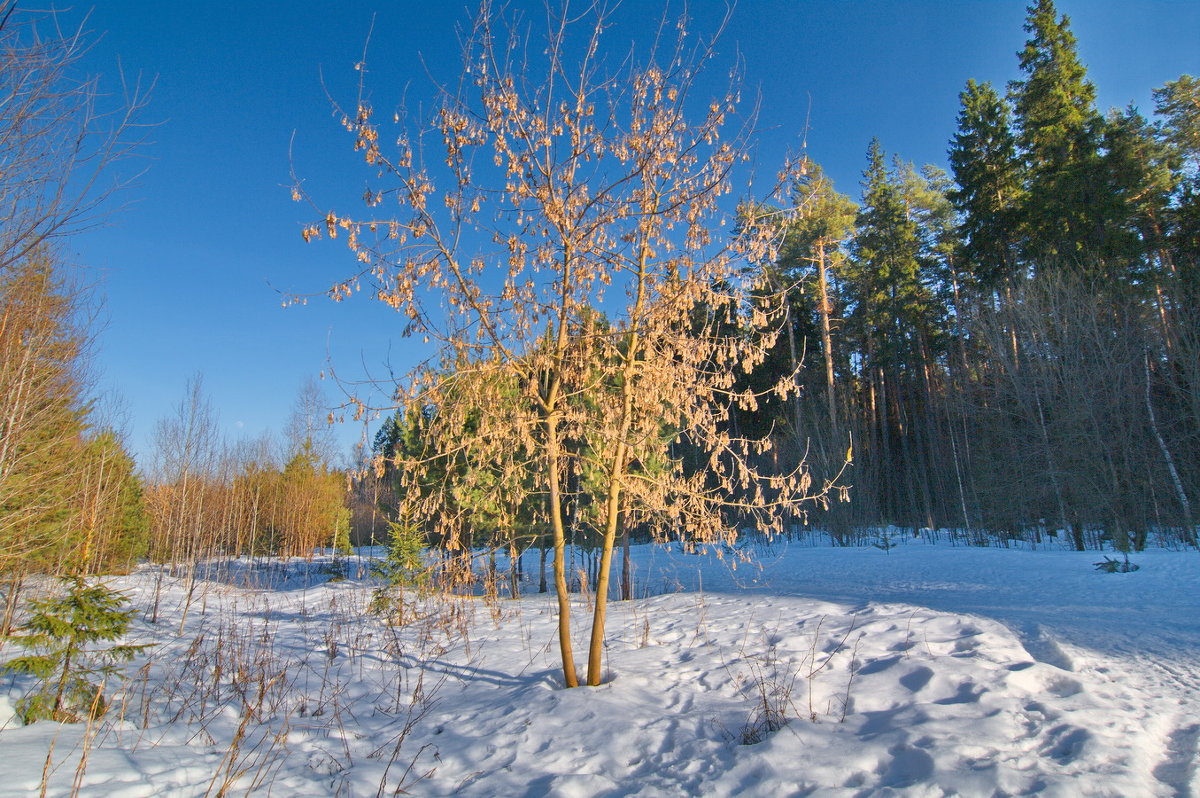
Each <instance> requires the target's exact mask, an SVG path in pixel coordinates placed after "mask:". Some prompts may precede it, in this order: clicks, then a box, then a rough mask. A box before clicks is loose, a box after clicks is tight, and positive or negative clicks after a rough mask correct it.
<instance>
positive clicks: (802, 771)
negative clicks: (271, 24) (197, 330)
mask: <svg viewBox="0 0 1200 798" xmlns="http://www.w3.org/2000/svg"><path fill="white" fill-rule="evenodd" d="M897 543H898V545H896V546H894V547H892V548H890V549H889V550H886V551H885V550H882V549H879V548H875V547H869V546H868V547H863V548H837V547H831V546H828V545H827V544H823V545H814V544H813V543H811V542H793V543H790V544H789V543H786V542H784V541H778V542H776V543H774V544H772V545H770V546H760V547H759V548H758V549H757V550H756V552H755V554H756V563H753V564H747V563H741V564H739V565H738V567H737V568H736V569H733V570H731V569H730V567H729V566H728V564H727V562H726V561H721V560H718V559H717V558H715V557H712V556H701V555H695V554H683V553H681V552H679V551H678V550H677V549H674V548H670V547H651V546H644V547H636V548H635V562H636V574H637V579H638V586H639V592H640V593H642V594H646V595H647V596H648V597H645V598H640V599H638V600H636V601H632V602H616V603H613V604H612V605H611V606H610V614H609V640H608V649H607V668H608V671H609V677H610V679H609V681H608V682H607V683H606V684H604V685H603V686H601V687H599V688H583V689H577V690H564V689H562V688H561V687H560V683H561V682H560V676H559V669H558V663H557V661H556V656H557V645H556V642H555V638H554V615H553V608H552V599H551V598H550V597H549V596H544V595H537V594H534V595H532V596H527V597H525V598H522V599H519V600H515V601H513V600H502V601H500V602H498V603H494V604H489V603H488V602H484V601H483V600H481V599H478V598H461V599H457V600H453V601H440V602H439V601H425V602H422V603H421V604H420V606H414V607H410V610H412V611H414V612H415V614H416V615H417V619H416V620H414V621H413V622H411V623H409V624H407V625H403V626H388V625H386V624H384V623H383V622H382V621H381V620H380V619H379V618H377V617H376V616H374V615H372V614H370V613H369V612H368V610H367V605H368V603H369V601H370V597H371V585H370V584H369V583H368V582H367V581H364V580H359V579H356V578H351V579H349V580H346V581H341V582H333V583H329V582H324V581H323V577H322V576H321V575H320V574H319V573H314V572H313V566H312V565H311V564H306V563H298V564H295V565H290V566H284V565H282V564H278V563H275V564H268V566H269V568H268V570H267V571H260V570H256V569H255V568H254V567H252V566H251V565H250V564H243V566H242V568H241V569H240V570H238V571H236V572H235V574H234V577H233V578H230V579H227V580H225V581H224V582H218V581H212V582H203V583H201V585H200V587H198V588H197V590H196V592H195V593H194V595H193V602H192V606H191V609H190V611H189V612H188V615H187V618H186V620H184V621H183V624H182V625H183V632H182V634H180V625H181V608H182V606H183V604H184V599H185V589H184V584H183V583H182V582H181V581H177V580H173V579H167V580H164V582H163V593H162V600H161V612H160V616H159V619H158V622H157V623H156V624H150V623H148V622H146V621H145V620H139V621H138V622H137V624H136V629H135V633H134V634H133V635H132V637H133V638H135V640H134V641H135V642H152V643H155V644H156V646H155V648H154V649H152V651H151V652H150V656H149V657H144V658H142V659H141V660H139V661H137V662H135V663H133V664H132V665H131V667H130V676H129V678H128V679H127V680H126V682H125V684H124V687H123V689H122V690H121V692H120V694H119V695H118V697H117V700H116V702H115V706H114V708H113V710H112V711H111V712H110V716H109V717H108V718H107V719H106V720H105V721H104V722H102V723H99V724H96V725H95V726H94V727H91V728H88V727H86V726H84V725H75V726H64V725H59V724H54V723H47V722H43V723H38V724H35V725H33V726H30V727H20V726H19V725H17V724H16V722H15V720H13V719H12V717H11V715H12V713H11V703H12V702H13V701H15V700H16V698H17V697H18V696H19V695H20V692H19V689H18V688H19V684H17V685H14V684H13V682H12V680H11V677H5V680H4V681H3V682H0V724H3V729H2V730H0V794H4V795H30V794H33V795H36V794H37V792H38V790H39V788H40V785H41V783H42V780H43V773H46V774H47V775H46V777H47V779H48V782H49V790H48V794H50V795H63V794H69V793H70V792H71V790H72V787H73V785H74V786H75V787H77V788H78V792H79V794H81V795H90V796H114V797H117V796H149V795H156V796H167V795H205V794H208V795H218V794H221V792H222V790H223V791H224V792H225V794H229V795H241V794H245V793H247V792H250V793H253V794H261V795H276V796H293V795H346V796H370V795H392V794H395V793H396V791H397V790H407V791H408V792H410V793H412V794H416V795H446V796H449V795H463V796H543V795H555V796H564V797H566V796H600V795H603V796H624V795H644V796H679V795H704V796H734V795H748V796H755V795H763V796H789V795H810V794H811V795H835V796H867V795H914V796H941V795H1021V794H1033V793H1037V794H1045V795H1064V796H1080V795H1088V796H1093V795H1112V796H1159V795H1161V796H1200V767H1198V763H1200V757H1198V753H1197V747H1198V742H1200V553H1197V552H1195V551H1175V552H1171V551H1162V550H1156V551H1149V552H1145V553H1143V554H1138V555H1135V557H1134V561H1135V562H1137V563H1138V564H1139V565H1140V566H1141V570H1139V571H1136V572H1134V573H1129V574H1104V573H1099V572H1097V571H1096V570H1095V569H1094V568H1093V565H1092V564H1093V563H1094V562H1096V561H1097V560H1099V559H1100V555H1099V554H1097V553H1096V552H1085V553H1075V552H1068V551H1062V550H1057V549H1043V550H1038V551H1029V550H1025V549H999V548H970V547H962V546H958V547H954V546H950V545H945V544H942V545H930V544H927V543H923V542H921V541H915V540H911V539H904V538H901V539H900V540H899V541H897ZM527 564H528V561H527ZM281 569H282V570H281ZM272 574H274V575H279V574H282V575H283V576H285V577H286V578H285V579H284V580H283V581H282V582H280V583H278V584H276V585H275V586H274V587H273V588H264V587H245V586H239V585H238V584H236V583H238V582H241V583H245V582H246V581H248V579H247V578H248V577H256V578H257V577H261V579H259V584H270V583H271V581H272V580H271V576H272ZM155 580H156V575H155V574H154V573H153V572H149V571H146V572H141V573H138V574H134V575H132V576H129V577H122V578H120V579H116V580H114V582H115V584H116V585H117V586H119V587H120V588H122V589H124V590H126V591H127V592H129V593H130V594H131V595H132V596H133V597H134V602H135V604H136V605H137V606H139V607H141V608H145V609H148V608H149V607H150V605H151V602H152V600H153V594H154V590H155ZM231 582H232V583H235V584H230V583H231ZM530 587H531V586H530V585H528V584H527V585H526V586H525V589H526V590H528V589H530ZM587 603H588V598H587V596H586V595H582V596H579V597H578V602H577V605H576V609H577V613H576V616H575V629H576V639H577V658H578V659H579V660H580V664H581V665H582V659H583V657H584V655H585V653H584V644H585V641H586V634H587V620H588V616H587V610H588V607H587ZM7 656H8V652H7V651H5V652H0V659H6V658H7ZM781 718H782V719H783V720H785V721H786V723H785V725H783V726H782V727H781V728H777V729H775V730H774V731H772V728H774V727H775V726H777V725H778V724H777V723H774V722H773V721H776V720H779V719H781ZM51 746H53V748H52V749H51ZM48 751H49V757H48V756H47V752H48ZM47 762H49V764H48V765H47ZM81 764H82V766H81Z"/></svg>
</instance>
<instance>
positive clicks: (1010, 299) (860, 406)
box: [741, 0, 1200, 548]
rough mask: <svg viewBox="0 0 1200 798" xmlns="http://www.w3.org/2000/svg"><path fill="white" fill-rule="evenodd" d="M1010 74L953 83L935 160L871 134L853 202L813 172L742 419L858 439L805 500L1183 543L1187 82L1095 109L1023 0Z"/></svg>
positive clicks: (1196, 252) (1195, 154)
mask: <svg viewBox="0 0 1200 798" xmlns="http://www.w3.org/2000/svg"><path fill="white" fill-rule="evenodd" d="M1025 29H1026V31H1027V32H1028V34H1029V39H1028V41H1027V43H1026V45H1025V48H1024V50H1022V51H1021V52H1020V53H1019V60H1020V67H1021V70H1022V73H1023V77H1022V79H1021V80H1018V81H1014V82H1013V83H1011V84H1010V85H1009V86H1008V91H1007V92H1006V93H1005V94H1003V95H1002V94H1001V93H1000V92H998V91H997V90H996V89H995V88H994V87H992V86H991V85H989V84H986V83H982V84H981V83H977V82H975V81H969V82H968V83H967V86H966V88H965V90H964V91H963V92H962V94H961V95H960V100H961V111H960V113H959V117H958V130H957V133H956V134H955V136H954V138H953V140H952V141H951V142H950V148H949V162H950V166H951V174H949V175H948V174H946V173H944V172H943V171H942V170H940V169H938V168H936V167H932V166H926V167H924V168H921V169H917V168H915V167H914V166H913V165H911V164H908V163H906V162H904V161H903V160H901V159H899V158H892V159H889V158H888V157H887V155H886V154H885V152H884V150H883V147H882V146H881V144H880V143H879V142H878V141H873V142H872V143H871V145H870V149H869V151H868V156H867V168H866V170H865V171H864V173H863V184H862V185H863V190H862V194H861V198H860V200H859V202H858V203H855V202H853V201H852V200H851V199H850V198H848V197H846V196H844V195H842V194H840V193H839V192H838V191H837V190H836V189H835V188H834V187H833V185H832V184H831V182H830V181H829V180H828V179H827V178H826V177H825V176H824V175H823V174H822V172H821V170H820V168H819V167H818V166H816V165H815V164H814V165H810V166H808V168H807V170H806V171H807V174H806V175H805V176H804V177H803V178H802V179H800V180H799V181H797V183H796V185H795V189H794V202H795V204H796V205H797V206H798V207H800V208H801V218H800V220H799V221H798V222H797V223H795V224H794V225H792V226H791V227H789V228H788V229H787V230H786V239H785V242H784V245H783V250H782V255H781V257H780V258H779V259H778V260H777V262H775V263H774V264H772V265H771V267H770V269H771V273H772V277H773V280H774V281H775V282H777V283H778V284H779V285H782V286H784V287H786V288H787V290H788V291H789V297H790V302H789V308H788V316H789V318H788V320H787V335H786V336H783V337H782V338H783V339H782V340H781V341H780V343H779V344H778V345H777V347H776V351H775V352H774V353H773V355H772V361H771V362H772V363H773V364H774V365H773V369H772V368H768V369H767V370H766V373H765V374H761V375H760V379H761V380H762V381H763V382H764V383H769V382H770V380H771V379H773V378H774V377H775V375H777V374H779V373H783V372H784V371H785V370H787V369H790V368H792V367H793V366H799V368H800V380H801V382H802V385H803V390H802V392H801V395H800V396H799V397H798V398H797V399H795V400H794V401H793V402H782V401H774V402H768V403H767V404H766V405H765V406H764V407H763V408H761V409H760V410H759V411H757V412H755V413H747V414H742V416H741V423H743V424H744V425H746V426H753V427H755V428H758V429H765V428H773V429H775V430H780V431H781V432H780V433H779V434H780V435H781V436H782V437H783V438H786V439H789V440H790V441H791V445H792V446H795V447H801V448H808V451H809V454H810V457H811V458H812V462H813V464H814V471H815V472H816V473H818V474H828V473H830V472H832V471H834V470H837V469H839V468H840V467H841V464H842V460H843V456H844V454H845V452H846V449H847V447H848V446H849V445H850V444H851V442H852V443H853V448H854V452H853V453H854V464H853V468H852V470H850V471H849V472H848V479H847V482H849V483H850V484H851V485H852V486H853V487H852V489H851V490H850V491H849V494H848V496H849V501H848V503H845V504H839V505H834V506H832V507H830V508H829V509H828V510H827V511H823V512H818V513H816V520H817V522H818V523H821V524H827V525H829V526H831V527H832V528H833V529H834V531H835V532H837V533H838V534H845V533H848V532H849V531H851V530H852V529H854V528H859V527H863V526H870V525H879V524H894V525H897V526H901V527H910V528H913V529H917V528H922V527H924V528H934V529H937V528H950V529H957V530H961V531H962V533H963V534H964V535H973V536H976V537H980V536H983V535H985V534H997V533H998V534H1002V535H1028V536H1030V537H1031V538H1032V539H1034V540H1041V538H1042V535H1043V534H1045V533H1051V534H1053V533H1056V532H1058V531H1059V530H1063V531H1065V532H1066V533H1067V534H1069V535H1070V540H1071V541H1072V543H1073V545H1075V546H1076V547H1078V548H1083V547H1085V546H1094V545H1098V544H1099V543H1101V542H1103V541H1111V542H1112V543H1113V544H1114V545H1116V546H1117V547H1118V548H1126V547H1128V546H1130V545H1132V546H1134V547H1141V546H1142V545H1144V544H1145V542H1146V541H1147V539H1148V537H1149V536H1151V535H1159V536H1163V537H1166V538H1168V539H1174V540H1180V539H1182V540H1186V541H1187V542H1189V543H1194V542H1195V527H1194V524H1195V522H1196V518H1195V512H1194V507H1193V501H1194V497H1195V496H1197V495H1198V492H1200V412H1198V410H1200V399H1198V398H1197V397H1200V312H1198V311H1197V308H1198V307H1200V268H1198V258H1200V174H1198V171H1197V168H1198V166H1200V81H1198V80H1197V79H1195V78H1193V77H1190V76H1187V75H1184V76H1182V77H1180V78H1179V79H1178V80H1176V81H1172V82H1170V83H1168V84H1166V85H1165V86H1163V87H1161V88H1159V89H1157V90H1155V91H1154V98H1155V104H1156V108H1155V111H1156V116H1155V119H1154V121H1153V122H1151V121H1149V120H1147V119H1146V118H1144V117H1143V116H1142V115H1141V114H1140V113H1139V112H1138V110H1137V109H1135V108H1133V107H1129V108H1126V109H1120V110H1112V111H1110V112H1109V113H1108V114H1107V115H1105V116H1102V115H1101V114H1100V113H1099V112H1098V111H1097V110H1096V107H1095V88H1094V87H1093V85H1092V84H1091V83H1090V82H1089V81H1088V80H1087V78H1086V73H1085V69H1084V67H1083V66H1082V65H1081V64H1080V62H1079V60H1078V56H1077V53H1076V46H1075V38H1074V36H1073V35H1072V34H1071V32H1070V29H1069V24H1068V19H1067V18H1066V17H1065V16H1059V15H1058V14H1057V12H1056V11H1055V8H1054V5H1053V3H1052V2H1050V0H1041V1H1040V2H1038V3H1037V4H1036V5H1034V6H1032V7H1031V8H1030V9H1029V16H1028V19H1027V22H1026V26H1025Z"/></svg>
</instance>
